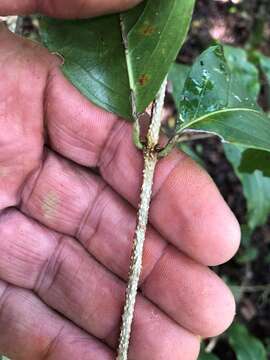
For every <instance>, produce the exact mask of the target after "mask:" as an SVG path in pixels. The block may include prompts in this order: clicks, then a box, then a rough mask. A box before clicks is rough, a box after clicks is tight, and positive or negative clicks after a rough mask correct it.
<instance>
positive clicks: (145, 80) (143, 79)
mask: <svg viewBox="0 0 270 360" xmlns="http://www.w3.org/2000/svg"><path fill="white" fill-rule="evenodd" d="M149 80H150V76H149V75H148V74H142V75H141V76H140V77H139V83H140V85H141V86H145V85H147V84H148V83H149Z"/></svg>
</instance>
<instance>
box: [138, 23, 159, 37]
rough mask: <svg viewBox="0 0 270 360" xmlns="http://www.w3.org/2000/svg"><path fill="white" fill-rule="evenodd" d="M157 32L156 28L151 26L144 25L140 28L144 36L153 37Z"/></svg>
mask: <svg viewBox="0 0 270 360" xmlns="http://www.w3.org/2000/svg"><path fill="white" fill-rule="evenodd" d="M155 31H156V29H155V27H154V26H153V25H151V24H144V25H143V26H142V27H141V28H140V33H141V34H142V35H144V36H151V35H152V34H153V33H154V32H155Z"/></svg>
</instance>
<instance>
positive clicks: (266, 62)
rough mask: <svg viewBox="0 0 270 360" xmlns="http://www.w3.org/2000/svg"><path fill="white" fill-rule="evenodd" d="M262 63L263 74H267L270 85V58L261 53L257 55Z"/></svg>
mask: <svg viewBox="0 0 270 360" xmlns="http://www.w3.org/2000/svg"><path fill="white" fill-rule="evenodd" d="M257 55H258V57H259V61H260V66H261V69H262V70H263V72H264V73H265V75H266V77H267V80H268V83H269V85H270V58H269V57H267V56H264V55H263V54H261V53H257Z"/></svg>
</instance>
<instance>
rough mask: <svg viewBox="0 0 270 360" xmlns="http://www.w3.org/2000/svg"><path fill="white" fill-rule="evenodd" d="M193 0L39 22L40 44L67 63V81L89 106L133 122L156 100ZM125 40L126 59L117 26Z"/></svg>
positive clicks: (152, 0)
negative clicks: (133, 100)
mask: <svg viewBox="0 0 270 360" xmlns="http://www.w3.org/2000/svg"><path fill="white" fill-rule="evenodd" d="M194 2H195V0H147V1H144V2H143V3H142V4H141V5H139V6H137V7H136V8H135V9H132V10H130V11H128V12H126V13H123V14H122V15H119V14H116V15H108V16H103V17H100V18H96V19H88V20H74V21H70V20H68V21H67V20H55V19H49V18H43V20H42V22H41V29H42V30H41V37H42V39H43V42H44V44H45V45H46V46H47V47H48V48H49V49H50V50H51V51H54V52H57V53H59V54H61V55H62V56H63V58H64V60H65V62H64V65H63V67H62V69H63V72H64V74H65V75H66V76H67V78H68V79H70V80H71V82H72V83H73V84H74V85H75V86H76V87H77V88H78V89H79V90H80V91H81V92H82V93H83V94H84V95H85V96H86V97H87V98H88V99H90V100H91V101H92V102H94V103H95V104H97V105H99V106H101V107H103V108H105V109H106V110H108V111H111V112H114V113H116V114H118V115H120V116H123V117H124V118H128V119H131V118H132V116H131V113H132V111H131V101H130V87H131V88H132V89H133V91H134V93H135V96H136V105H137V111H138V112H143V111H144V110H145V109H146V107H147V106H148V105H149V104H150V103H151V102H152V101H153V99H154V98H155V96H156V94H157V92H158V90H159V88H160V86H161V84H162V82H163V81H164V78H165V76H166V75H167V73H168V71H169V69H170V66H171V64H172V62H173V61H174V59H175V57H176V55H177V53H178V51H179V49H180V47H181V46H182V44H183V42H184V40H185V38H186V35H187V31H188V28H189V24H190V20H191V16H192V11H193V7H194ZM120 18H122V23H123V25H124V27H125V30H126V32H127V37H128V51H127V52H126V55H125V51H124V50H125V49H124V45H123V40H122V35H121V22H120Z"/></svg>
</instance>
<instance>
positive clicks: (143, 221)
mask: <svg viewBox="0 0 270 360" xmlns="http://www.w3.org/2000/svg"><path fill="white" fill-rule="evenodd" d="M166 84H167V78H166V80H165V81H164V83H163V85H162V87H161V89H160V91H159V93H158V95H157V97H156V100H155V102H154V105H153V113H152V118H151V123H150V126H149V130H148V134H147V138H146V140H147V141H146V145H145V147H144V149H143V157H144V170H143V184H142V188H141V195H140V204H139V209H138V216H137V227H136V230H135V235H134V241H133V249H132V255H131V264H130V271H129V279H128V285H127V290H126V303H125V307H124V312H123V315H122V327H121V333H120V340H119V348H118V354H117V358H116V359H117V360H127V358H128V350H129V342H130V335H131V327H132V321H133V317H134V309H135V303H136V296H137V291H138V286H139V280H140V274H141V269H142V258H143V249H144V242H145V236H146V230H147V224H148V217H149V209H150V203H151V198H152V189H153V182H154V174H155V169H156V165H157V162H158V152H157V150H156V148H157V145H158V142H159V134H160V129H161V120H162V109H163V106H164V98H165V91H166Z"/></svg>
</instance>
